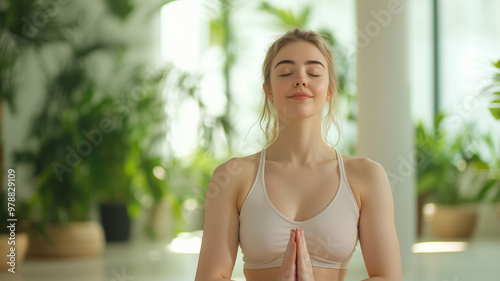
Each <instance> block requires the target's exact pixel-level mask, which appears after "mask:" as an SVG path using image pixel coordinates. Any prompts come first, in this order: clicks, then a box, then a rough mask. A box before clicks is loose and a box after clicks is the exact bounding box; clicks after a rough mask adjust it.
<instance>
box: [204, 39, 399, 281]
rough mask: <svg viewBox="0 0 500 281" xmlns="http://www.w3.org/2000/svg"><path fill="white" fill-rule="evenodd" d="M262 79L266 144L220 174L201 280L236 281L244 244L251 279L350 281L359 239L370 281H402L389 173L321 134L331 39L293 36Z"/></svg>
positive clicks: (268, 62) (213, 189)
mask: <svg viewBox="0 0 500 281" xmlns="http://www.w3.org/2000/svg"><path fill="white" fill-rule="evenodd" d="M263 75H264V84H263V88H264V93H265V104H264V112H263V113H262V115H261V118H260V121H261V124H262V123H266V124H265V126H264V127H265V129H264V132H265V134H266V138H267V142H268V143H267V145H266V147H265V148H264V149H263V150H262V151H261V152H259V153H257V154H254V155H250V156H247V157H241V158H232V159H230V160H229V161H227V162H225V163H223V164H221V165H220V166H219V167H217V168H216V169H215V171H214V173H213V175H212V179H211V182H210V185H209V187H208V191H207V196H206V204H205V206H206V208H205V227H204V233H203V242H202V246H201V252H200V257H199V262H198V270H197V273H196V279H195V280H196V281H209V280H210V281H212V280H214V281H215V280H228V279H230V278H231V274H232V270H233V267H234V263H235V259H236V255H237V250H238V245H240V246H241V249H242V252H243V255H244V257H243V261H244V274H245V277H246V280H247V281H277V280H287V281H288V280H290V281H294V280H302V281H310V280H315V281H341V280H345V277H346V274H347V270H348V267H349V262H350V258H351V256H352V253H353V252H354V249H355V246H356V243H357V241H358V239H359V242H360V246H361V250H362V254H363V258H364V261H365V265H366V269H367V272H368V275H369V276H370V278H368V279H366V280H373V281H375V280H401V279H402V276H401V262H400V254H399V244H398V239H397V235H396V230H395V226H394V208H393V201H392V194H391V189H390V186H389V181H388V179H387V175H386V172H385V170H384V168H383V167H382V166H380V165H379V164H377V163H375V162H373V161H371V160H369V159H367V158H357V157H352V156H348V155H341V154H340V153H339V152H338V151H337V150H335V149H334V148H332V147H330V146H329V145H327V144H326V143H325V141H324V137H323V136H322V125H323V129H325V128H326V130H324V131H323V133H325V132H327V129H328V127H329V125H330V124H331V123H332V122H334V118H333V116H334V111H335V110H334V105H335V99H336V96H337V95H338V93H337V91H336V83H337V80H336V75H335V72H334V65H333V58H332V55H331V52H330V50H329V49H328V47H327V44H326V43H325V41H324V39H323V38H322V37H321V36H319V35H318V34H316V33H314V32H305V31H301V30H299V29H295V30H294V31H290V32H288V33H286V34H285V35H283V36H282V37H281V38H279V39H278V40H277V41H276V42H274V43H273V44H272V45H271V47H270V48H269V50H268V52H267V56H266V59H265V61H264V66H263ZM325 104H328V109H329V110H328V114H327V118H325V121H324V122H325V124H322V110H323V108H324V106H325Z"/></svg>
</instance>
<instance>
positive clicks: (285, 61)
mask: <svg viewBox="0 0 500 281" xmlns="http://www.w3.org/2000/svg"><path fill="white" fill-rule="evenodd" d="M285 63H286V64H295V61H293V60H282V61H280V62H278V63H277V64H276V65H275V66H274V68H276V67H278V65H280V64H285ZM306 64H319V65H321V66H322V67H323V68H325V66H324V65H323V64H322V63H321V62H320V61H317V60H308V61H306Z"/></svg>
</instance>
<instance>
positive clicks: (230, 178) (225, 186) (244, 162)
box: [207, 152, 260, 206]
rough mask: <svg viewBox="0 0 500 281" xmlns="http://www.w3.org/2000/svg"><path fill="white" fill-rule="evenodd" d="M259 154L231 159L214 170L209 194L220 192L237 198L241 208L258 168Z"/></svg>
mask: <svg viewBox="0 0 500 281" xmlns="http://www.w3.org/2000/svg"><path fill="white" fill-rule="evenodd" d="M259 159H260V152H257V153H255V154H251V155H248V156H242V157H233V158H231V159H229V160H227V161H226V162H224V163H222V164H220V165H219V166H218V167H217V168H215V170H214V172H213V175H212V180H211V184H210V186H209V191H207V196H208V195H209V192H210V191H212V192H213V193H219V192H221V191H222V190H225V191H226V192H229V193H231V194H232V195H234V196H236V197H237V203H238V204H237V205H238V206H241V203H242V201H243V200H244V198H245V197H246V194H247V193H248V190H249V189H250V187H251V185H252V183H253V180H254V178H255V176H256V174H257V169H258V166H259Z"/></svg>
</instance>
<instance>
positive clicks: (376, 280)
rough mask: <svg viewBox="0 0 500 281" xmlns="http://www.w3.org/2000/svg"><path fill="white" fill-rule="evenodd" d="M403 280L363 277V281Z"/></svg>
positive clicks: (399, 280)
mask: <svg viewBox="0 0 500 281" xmlns="http://www.w3.org/2000/svg"><path fill="white" fill-rule="evenodd" d="M393 280H394V281H401V280H402V279H401V278H396V279H391V278H386V277H370V278H366V279H363V280H361V281H393Z"/></svg>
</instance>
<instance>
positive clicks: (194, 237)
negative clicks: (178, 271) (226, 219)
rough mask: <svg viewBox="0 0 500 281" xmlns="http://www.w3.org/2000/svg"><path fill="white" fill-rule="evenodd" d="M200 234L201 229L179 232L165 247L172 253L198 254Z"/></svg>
mask: <svg viewBox="0 0 500 281" xmlns="http://www.w3.org/2000/svg"><path fill="white" fill-rule="evenodd" d="M202 236H203V235H202V231H195V232H181V233H179V234H178V235H177V237H176V238H174V240H172V243H170V244H168V246H167V249H168V250H169V251H171V252H173V253H182V254H199V253H200V248H201V237H202Z"/></svg>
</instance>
